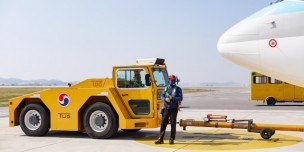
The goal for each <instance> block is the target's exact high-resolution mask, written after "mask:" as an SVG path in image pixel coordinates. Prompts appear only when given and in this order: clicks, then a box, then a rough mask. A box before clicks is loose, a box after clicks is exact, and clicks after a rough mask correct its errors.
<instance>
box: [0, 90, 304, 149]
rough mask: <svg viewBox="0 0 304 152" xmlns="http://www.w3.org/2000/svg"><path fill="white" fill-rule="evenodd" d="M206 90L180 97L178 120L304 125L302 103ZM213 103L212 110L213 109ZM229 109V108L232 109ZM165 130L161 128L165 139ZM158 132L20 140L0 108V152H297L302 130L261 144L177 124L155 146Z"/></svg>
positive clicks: (247, 136) (236, 132)
mask: <svg viewBox="0 0 304 152" xmlns="http://www.w3.org/2000/svg"><path fill="white" fill-rule="evenodd" d="M211 89H212V90H214V91H212V92H202V93H191V94H185V99H184V103H183V107H182V108H181V111H180V112H179V113H178V120H180V119H195V120H201V121H202V120H203V119H204V117H206V115H207V114H222V115H227V116H228V119H232V118H234V119H253V122H254V123H266V124H288V125H304V119H303V118H304V111H303V110H304V106H303V105H304V104H303V103H302V104H293V103H285V104H279V105H278V106H273V107H269V106H265V105H264V104H263V103H262V102H253V101H249V100H248V98H249V91H248V90H249V88H243V87H241V88H240V87H235V88H234V87H233V88H227V87H223V88H210V90H211ZM214 105H216V106H214ZM233 105H235V106H233ZM169 133H170V126H169V125H168V127H167V134H166V137H168V135H169ZM158 134H159V128H154V129H142V130H140V131H139V132H136V133H125V132H123V131H119V132H118V133H117V135H116V136H115V137H114V138H111V139H91V138H90V137H88V136H87V134H86V133H84V132H57V131H56V132H55V131H50V132H49V133H48V134H47V135H46V136H43V137H29V136H26V135H25V134H24V133H23V132H22V130H21V128H20V126H16V127H9V126H8V108H7V107H3V108H0V151H1V152H10V151H11V152H25V151H29V152H36V151H37V152H38V151H39V152H41V151H44V152H70V151H73V152H78V151H79V152H82V151H86V152H91V151H92V152H108V151H109V152H112V151H119V152H125V151H126V152H142V151H144V152H158V151H159V152H173V151H178V152H184V151H191V152H192V151H193V152H195V151H212V152H217V151H221V152H230V151H242V152H243V151H244V152H257V151H259V152H269V151H276V152H285V151H288V152H302V151H303V148H304V132H291V131H279V130H277V131H276V133H275V134H274V135H273V136H272V138H271V139H268V140H264V139H262V138H261V137H260V135H259V134H258V133H248V132H247V131H246V130H241V129H227V128H206V127H190V126H189V127H187V130H186V131H183V128H182V127H179V126H177V137H176V140H175V144H174V145H170V144H168V141H167V138H166V140H165V143H164V144H162V145H155V144H154V141H155V140H156V139H157V137H158Z"/></svg>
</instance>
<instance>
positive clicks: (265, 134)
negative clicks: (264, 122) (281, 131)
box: [260, 128, 274, 139]
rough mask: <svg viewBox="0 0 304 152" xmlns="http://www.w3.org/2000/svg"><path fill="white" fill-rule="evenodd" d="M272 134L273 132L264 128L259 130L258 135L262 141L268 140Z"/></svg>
mask: <svg viewBox="0 0 304 152" xmlns="http://www.w3.org/2000/svg"><path fill="white" fill-rule="evenodd" d="M273 134H274V131H272V130H270V129H268V128H264V129H262V130H261V132H260V135H261V137H262V138H263V139H269V138H271V136H272V135H273Z"/></svg>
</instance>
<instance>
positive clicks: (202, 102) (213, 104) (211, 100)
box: [182, 87, 304, 110]
mask: <svg viewBox="0 0 304 152" xmlns="http://www.w3.org/2000/svg"><path fill="white" fill-rule="evenodd" d="M201 88H203V89H206V90H210V91H208V92H198V93H190V94H185V95H184V101H183V103H182V108H184V109H186V108H189V109H217V110H221V109H223V110H304V103H293V102H285V103H276V105H275V106H267V104H266V102H265V103H263V101H252V100H250V88H249V87H201Z"/></svg>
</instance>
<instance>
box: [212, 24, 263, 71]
mask: <svg viewBox="0 0 304 152" xmlns="http://www.w3.org/2000/svg"><path fill="white" fill-rule="evenodd" d="M258 37H259V34H258V27H257V24H256V21H252V20H250V21H247V20H244V21H242V22H240V23H238V24H236V25H235V26H233V27H232V28H230V29H229V30H227V31H226V32H225V33H224V34H223V35H222V36H221V37H220V39H219V40H218V44H217V48H218V51H219V53H220V54H221V55H222V56H224V57H225V58H227V59H228V60H230V61H232V62H234V63H236V64H240V65H242V66H245V67H247V68H250V69H256V67H257V66H258V65H259V48H258Z"/></svg>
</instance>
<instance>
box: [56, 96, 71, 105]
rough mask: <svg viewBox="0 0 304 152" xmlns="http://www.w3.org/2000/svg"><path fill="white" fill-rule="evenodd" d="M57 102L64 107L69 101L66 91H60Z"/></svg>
mask: <svg viewBox="0 0 304 152" xmlns="http://www.w3.org/2000/svg"><path fill="white" fill-rule="evenodd" d="M58 102H59V104H60V105H61V106H63V107H65V106H67V105H68V104H69V102H70V97H69V95H67V94H66V93H61V94H60V95H59V96H58Z"/></svg>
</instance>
